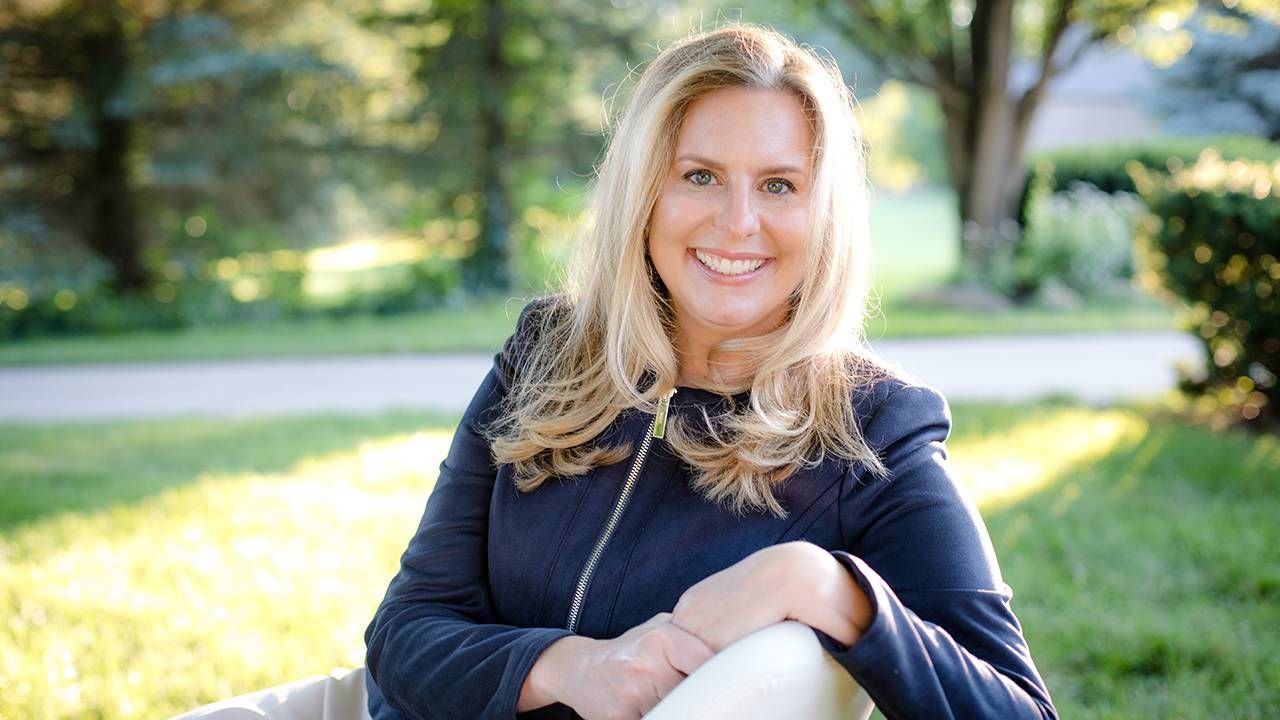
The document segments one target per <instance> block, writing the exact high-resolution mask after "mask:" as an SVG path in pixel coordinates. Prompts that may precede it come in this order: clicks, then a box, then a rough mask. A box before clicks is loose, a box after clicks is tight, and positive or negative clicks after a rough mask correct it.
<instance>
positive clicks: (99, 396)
mask: <svg viewBox="0 0 1280 720" xmlns="http://www.w3.org/2000/svg"><path fill="white" fill-rule="evenodd" d="M875 347H876V349H877V350H878V351H879V352H880V354H881V355H882V356H883V357H885V358H886V359H887V360H889V361H891V362H894V363H897V364H898V365H900V366H901V367H902V368H904V369H906V370H907V371H908V372H910V373H912V374H914V375H915V376H916V377H918V378H920V379H921V380H923V381H924V382H927V383H929V384H931V385H934V386H935V387H937V388H938V389H940V390H941V391H942V392H943V394H945V395H946V396H947V397H948V398H949V399H951V400H953V401H954V400H970V399H974V400H1025V399H1031V398H1036V397H1039V396H1043V395H1046V394H1069V395H1075V396H1076V397H1078V398H1079V399H1081V400H1082V401H1085V402H1089V403H1095V404H1101V403H1106V402H1111V401H1114V400H1124V399H1129V398H1137V397H1143V396H1149V395H1153V394H1159V393H1161V392H1163V391H1165V390H1167V389H1169V388H1171V387H1173V385H1174V383H1175V379H1176V372H1175V369H1174V364H1175V362H1177V361H1180V360H1184V361H1189V362H1192V363H1195V362H1199V360H1198V358H1199V350H1198V346H1197V343H1196V342H1195V339H1194V338H1192V337H1189V336H1186V335H1183V334H1180V333H1172V332H1147V333H1123V334H1112V333H1107V334H1069V335H1042V336H1041V335H1033V336H1028V335H1019V336H987V337H964V338H931V339H904V340H883V341H880V342H877V343H875ZM492 358H493V356H492V355H491V354H473V355H448V356H441V355H390V356H387V355H383V356H349V357H321V358H287V359H272V360H244V361H241V360H226V361H207V362H206V361H202V362H162V363H129V364H102V365H68V366H50V367H19V368H0V422H56V421H64V420H100V419H115V418H146V417H151V418H155V417H175V416H184V415H187V416H190V415H202V416H219V417H237V416H246V415H266V414H299V413H317V412H342V413H368V412H378V411H381V410H385V409H389V408H413V409H423V408H435V409H440V410H446V411H454V412H457V411H461V410H462V409H463V408H465V407H466V405H467V403H468V402H469V401H470V399H471V396H472V394H473V393H474V392H475V389H476V387H477V386H478V385H479V383H480V380H481V379H482V378H483V377H484V374H485V373H486V372H487V371H488V369H489V366H490V364H491V363H492Z"/></svg>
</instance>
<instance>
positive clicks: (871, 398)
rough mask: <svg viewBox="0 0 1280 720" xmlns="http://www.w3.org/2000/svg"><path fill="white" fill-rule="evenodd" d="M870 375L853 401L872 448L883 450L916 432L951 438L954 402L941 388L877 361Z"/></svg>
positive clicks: (858, 418)
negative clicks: (952, 403)
mask: <svg viewBox="0 0 1280 720" xmlns="http://www.w3.org/2000/svg"><path fill="white" fill-rule="evenodd" d="M868 375H869V378H870V379H869V380H868V381H867V382H864V383H863V384H861V385H860V386H858V387H856V388H855V389H854V391H853V397H852V402H853V406H854V413H855V415H856V417H857V420H858V425H859V428H858V429H859V430H860V431H861V432H862V435H863V437H864V438H865V439H866V441H867V443H868V444H869V445H870V446H871V447H872V448H874V449H875V450H877V451H883V450H885V449H887V448H888V447H889V446H891V445H893V444H894V443H895V441H898V440H900V439H901V438H902V437H903V436H905V435H913V434H915V435H920V434H924V435H926V436H927V437H928V438H929V439H937V440H940V441H943V440H946V439H947V437H948V436H949V435H950V433H951V405H950V403H948V402H947V399H946V397H945V396H944V395H943V394H942V392H941V391H939V390H938V389H937V388H935V387H933V386H932V385H929V384H927V383H925V382H924V381H922V380H920V379H919V378H917V377H915V376H913V375H911V374H910V373H908V372H906V371H904V370H902V369H901V368H897V367H894V366H890V365H887V364H883V363H876V364H875V365H874V369H873V371H872V372H870V373H868Z"/></svg>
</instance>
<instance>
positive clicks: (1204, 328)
mask: <svg viewBox="0 0 1280 720" xmlns="http://www.w3.org/2000/svg"><path fill="white" fill-rule="evenodd" d="M1129 169H1130V172H1131V173H1132V174H1133V179H1134V182H1135V185H1136V186H1137V188H1138V190H1139V192H1140V193H1141V195H1142V197H1143V199H1144V200H1145V201H1146V204H1147V207H1148V208H1149V209H1150V211H1151V217H1150V218H1149V219H1148V221H1147V222H1146V223H1144V226H1143V229H1142V231H1141V233H1140V235H1139V251H1140V258H1141V263H1142V265H1144V267H1143V271H1142V274H1143V284H1144V285H1147V286H1148V287H1150V288H1151V289H1153V290H1157V291H1162V292H1164V293H1165V294H1166V295H1171V296H1176V297H1179V298H1181V299H1182V300H1183V301H1185V302H1186V303H1187V305H1188V306H1189V312H1188V313H1187V315H1186V317H1184V322H1185V323H1186V325H1187V327H1188V329H1191V330H1194V331H1195V332H1196V333H1197V334H1198V335H1199V337H1200V338H1201V339H1202V340H1203V342H1204V352H1205V361H1206V362H1205V368H1206V370H1205V372H1204V373H1203V374H1200V375H1197V376H1194V377H1184V379H1183V383H1182V387H1183V389H1184V390H1186V391H1187V392H1189V393H1192V394H1194V395H1196V396H1197V397H1198V398H1199V401H1198V404H1199V405H1200V407H1202V408H1204V409H1206V410H1209V411H1213V412H1218V413H1219V414H1225V415H1229V416H1230V417H1231V418H1232V419H1239V420H1244V421H1247V422H1249V423H1250V424H1253V423H1257V424H1259V425H1262V424H1266V425H1274V424H1276V423H1277V422H1278V421H1280V383H1277V376H1278V375H1280V297H1278V296H1280V160H1277V161H1275V162H1273V163H1270V164H1268V163H1261V162H1254V163H1248V162H1244V161H1242V160H1233V161H1230V162H1228V161H1227V160H1224V159H1223V158H1222V157H1221V156H1219V155H1218V154H1217V153H1214V152H1212V151H1205V152H1204V153H1203V154H1202V155H1201V156H1200V158H1199V159H1198V160H1197V162H1196V163H1195V164H1194V165H1192V166H1190V167H1187V168H1184V169H1183V170H1181V171H1178V172H1175V173H1171V174H1168V173H1160V172H1155V171H1152V170H1150V169H1148V168H1145V167H1143V165H1142V164H1141V163H1138V162H1134V163H1132V164H1131V165H1130V168H1129Z"/></svg>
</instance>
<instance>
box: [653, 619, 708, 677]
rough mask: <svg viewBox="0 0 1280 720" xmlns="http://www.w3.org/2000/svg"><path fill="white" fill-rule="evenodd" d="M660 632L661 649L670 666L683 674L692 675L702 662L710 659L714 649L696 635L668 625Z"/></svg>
mask: <svg viewBox="0 0 1280 720" xmlns="http://www.w3.org/2000/svg"><path fill="white" fill-rule="evenodd" d="M669 628H670V630H669V632H664V633H663V634H662V641H663V642H662V649H663V652H665V653H666V656H667V662H668V663H670V665H671V667H673V668H675V669H676V670H679V671H680V672H682V673H684V674H685V675H692V674H693V673H694V671H695V670H697V669H698V668H700V667H702V664H703V663H705V662H706V661H708V660H710V659H711V657H712V656H713V655H715V651H714V650H712V649H711V646H709V645H707V644H706V643H705V642H703V641H702V639H701V638H699V637H698V636H697V635H694V634H693V633H690V632H686V631H685V630H683V629H681V628H679V627H677V626H675V625H670V626H669Z"/></svg>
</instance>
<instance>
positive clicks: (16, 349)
mask: <svg viewBox="0 0 1280 720" xmlns="http://www.w3.org/2000/svg"><path fill="white" fill-rule="evenodd" d="M871 224H872V238H873V245H874V264H875V277H876V285H875V287H876V294H877V298H878V300H877V302H878V307H877V310H876V312H875V313H873V315H872V317H871V318H870V319H869V320H868V323H867V334H868V336H869V337H871V338H873V339H878V338H892V337H919V336H938V335H973V334H984V333H1017V332H1076V331H1105V330H1151V329H1169V328H1172V327H1174V320H1173V315H1172V312H1171V311H1170V310H1169V309H1167V308H1165V307H1164V306H1162V305H1161V304H1159V303H1158V302H1156V301H1155V300H1150V299H1137V300H1135V301H1134V302H1128V303H1117V302H1114V301H1112V302H1106V301H1096V302H1092V303H1089V304H1086V305H1085V306H1083V307H1081V308H1078V309H1074V310H1054V309H1048V308H1026V309H1019V310H1015V311H1007V312H994V313H992V312H977V311H970V310H960V309H954V308H947V307H918V306H914V305H912V304H910V303H908V302H906V301H907V300H908V299H909V297H910V296H911V294H912V293H913V292H915V291H916V290H919V289H921V288H923V287H927V286H929V285H932V284H936V283H938V282H940V281H941V280H942V279H944V278H946V277H947V276H948V274H949V273H951V271H952V270H953V269H954V267H955V265H956V262H957V257H958V249H957V247H956V244H955V240H954V238H955V225H956V219H955V211H954V200H953V199H952V196H951V195H950V194H948V193H945V192H939V191H921V192H917V193H914V194H912V195H907V196H902V197H892V196H889V197H883V198H878V199H877V200H876V201H875V203H874V204H873V210H872V214H871ZM521 307H523V303H522V301H521V300H520V299H519V298H514V299H510V300H507V301H505V302H488V303H479V304H475V305H473V306H471V307H468V308H465V309H461V310H439V311H429V312H419V313H411V314H404V315H393V316H359V317H352V318H346V319H310V320H295V321H290V322H278V323H272V324H259V325H231V326H222V327H207V328H195V329H190V330H184V331H179V332H160V331H151V332H131V333H126V334H121V335H115V336H103V337H71V338H41V339H34V340H24V341H21V342H9V343H4V344H0V365H17V364H52V363H79V362H113V361H125V360H184V359H201V358H243V357H280V356H295V355H330V354H347V353H393V352H467V351H472V352H493V351H494V350H496V349H497V348H498V347H499V346H500V345H501V344H502V341H503V339H505V338H506V337H507V335H508V334H509V333H510V332H511V328H512V326H513V325H514V324H515V319H516V316H517V315H518V314H519V311H520V308H521Z"/></svg>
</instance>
